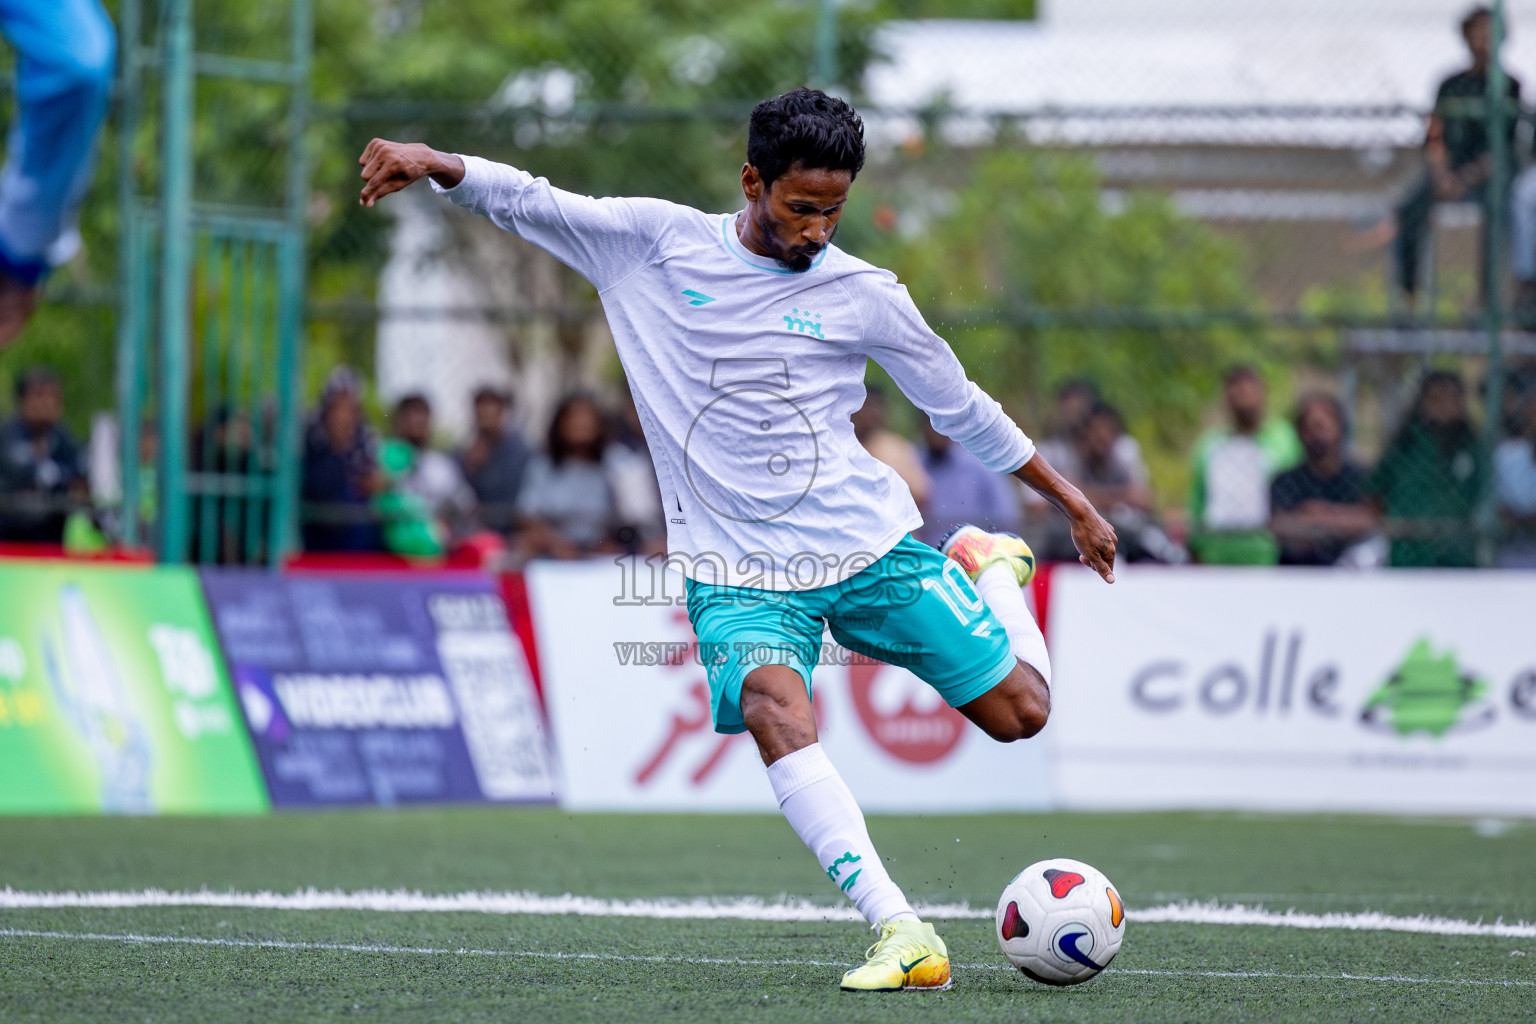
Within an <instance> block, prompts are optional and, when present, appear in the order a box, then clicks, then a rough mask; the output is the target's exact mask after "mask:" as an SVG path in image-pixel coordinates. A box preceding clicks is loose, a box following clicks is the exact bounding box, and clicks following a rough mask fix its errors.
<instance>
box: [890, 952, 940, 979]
mask: <svg viewBox="0 0 1536 1024" xmlns="http://www.w3.org/2000/svg"><path fill="white" fill-rule="evenodd" d="M930 956H933V954H932V953H928V954H926V955H924V956H920V957H918V958H917V959H916V960H913V961H912V962H911V963H909V964H901V958H900V957H898V958H897V960H896V962H897V963H899V964H901V973H902V974H906V973H907V972H908V971H910V970H912V968H914V967H916V966H917V965H918V964H920V963H922V962H923V961H924V960H927V959H928V957H930Z"/></svg>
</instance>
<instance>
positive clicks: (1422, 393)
mask: <svg viewBox="0 0 1536 1024" xmlns="http://www.w3.org/2000/svg"><path fill="white" fill-rule="evenodd" d="M1487 482H1488V461H1487V458H1486V457H1485V453H1484V452H1483V449H1482V445H1480V444H1479V443H1478V439H1477V432H1476V431H1475V430H1474V429H1473V428H1472V420H1471V417H1470V416H1469V414H1468V412H1467V388H1466V385H1465V384H1464V383H1462V380H1461V378H1460V377H1458V376H1456V375H1455V374H1453V373H1448V372H1446V371H1444V370H1435V371H1433V372H1431V373H1428V374H1425V376H1424V380H1423V381H1422V382H1421V383H1420V385H1419V396H1418V399H1417V400H1416V401H1415V402H1414V405H1413V410H1412V411H1411V412H1410V413H1409V414H1408V418H1407V420H1406V421H1404V423H1403V425H1402V427H1401V429H1399V430H1398V432H1397V435H1396V436H1395V437H1393V439H1392V441H1391V443H1390V444H1388V445H1387V450H1386V451H1385V452H1383V453H1382V456H1381V461H1380V462H1378V463H1377V464H1376V468H1375V469H1374V470H1372V471H1371V476H1370V484H1369V489H1370V492H1371V493H1372V494H1373V495H1374V496H1375V499H1376V502H1377V503H1378V505H1380V507H1381V509H1382V511H1383V513H1384V514H1385V515H1386V517H1387V533H1388V535H1389V536H1391V537H1392V538H1393V539H1392V557H1391V563H1392V564H1393V565H1394V566H1411V567H1457V566H1463V567H1465V566H1473V565H1476V564H1477V545H1476V538H1475V536H1474V534H1473V531H1472V514H1473V512H1474V511H1476V509H1477V503H1478V501H1479V499H1480V498H1481V497H1482V495H1483V491H1484V488H1485V487H1486V485H1487Z"/></svg>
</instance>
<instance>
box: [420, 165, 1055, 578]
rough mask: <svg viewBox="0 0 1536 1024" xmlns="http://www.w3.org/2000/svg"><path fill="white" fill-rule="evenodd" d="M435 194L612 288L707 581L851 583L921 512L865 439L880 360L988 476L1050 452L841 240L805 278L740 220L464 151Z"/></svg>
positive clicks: (688, 570)
mask: <svg viewBox="0 0 1536 1024" xmlns="http://www.w3.org/2000/svg"><path fill="white" fill-rule="evenodd" d="M462 159H463V161H464V180H463V181H462V182H460V183H459V184H458V185H456V186H455V187H453V188H451V189H444V188H442V187H440V186H438V185H437V184H436V183H435V182H434V183H433V188H434V189H436V190H437V191H439V192H441V193H442V194H444V195H446V196H448V197H449V198H450V199H451V200H452V201H453V202H455V203H457V204H458V205H460V206H463V207H465V208H467V209H470V210H474V211H475V212H477V213H481V214H484V215H485V216H486V217H489V218H490V219H491V220H492V221H493V222H494V223H495V224H497V225H498V226H500V227H502V228H504V229H506V230H508V231H512V232H515V233H516V234H518V235H519V236H521V237H522V238H525V239H527V240H528V241H530V242H532V243H534V244H535V245H537V246H539V247H540V248H542V249H544V250H545V251H547V252H548V253H550V254H551V255H552V256H554V257H555V258H556V259H558V260H560V261H561V262H562V263H565V264H567V265H568V266H570V267H571V268H572V269H574V270H575V271H576V272H577V273H579V274H581V275H582V276H583V277H585V278H586V279H587V280H588V281H590V282H592V284H593V285H594V286H595V287H596V288H597V291H598V294H599V295H600V296H601V298H602V303H603V309H604V311H605V312H606V314H607V316H608V325H609V327H610V329H611V330H612V331H613V337H614V342H615V344H616V345H617V347H618V353H619V359H620V361H621V362H622V363H623V365H624V372H625V374H626V375H627V376H628V377H629V383H630V388H631V390H632V392H633V393H634V397H635V406H636V408H637V409H638V411H639V414H640V423H641V426H642V427H643V428H644V431H645V439H646V442H647V443H648V444H649V445H650V450H651V456H652V458H653V459H654V461H655V464H656V477H657V481H658V483H659V484H660V486H661V494H662V501H663V503H664V505H665V506H666V512H667V524H668V525H667V541H668V547H669V549H670V551H671V552H672V554H673V556H674V557H673V564H674V565H676V566H677V567H678V568H680V569H681V570H682V571H683V573H684V575H686V576H688V577H690V578H692V579H696V580H700V581H702V582H707V583H722V584H727V585H731V586H749V587H755V588H759V589H766V590H802V589H809V588H812V587H819V586H826V585H829V584H831V583H836V582H840V581H842V580H844V579H846V578H848V577H849V576H851V575H853V574H854V573H856V572H858V571H859V570H861V569H863V568H865V567H867V566H868V565H869V564H870V563H871V562H872V561H874V560H875V559H876V558H878V557H879V556H881V555H883V554H885V553H886V552H888V551H889V550H890V549H891V548H892V547H893V546H894V545H895V544H896V542H897V541H899V540H900V539H901V538H902V537H903V536H904V535H905V534H906V533H907V532H908V531H910V530H912V529H915V528H916V527H917V526H919V525H920V524H921V522H922V518H921V516H920V515H919V514H918V510H917V506H916V505H915V504H914V503H913V501H912V495H911V493H910V492H909V491H908V490H907V487H906V485H905V484H903V483H902V481H901V478H900V477H898V476H897V475H896V473H895V472H894V471H893V470H891V469H890V468H889V467H887V466H886V465H884V464H883V463H881V462H878V461H876V460H875V459H874V458H873V457H871V456H870V455H869V454H868V453H867V452H866V451H865V450H864V448H863V446H862V445H860V444H859V442H858V440H857V439H856V438H855V437H854V433H853V424H852V423H851V422H850V421H849V415H850V414H851V413H853V412H854V411H855V410H857V409H858V408H859V406H860V405H862V404H863V402H864V370H865V366H866V360H868V359H873V360H875V361H876V362H877V363H879V364H880V365H881V366H883V367H884V368H885V369H886V371H887V372H889V373H890V375H891V378H892V379H893V380H894V381H895V382H896V384H897V386H898V387H900V388H901V390H902V392H903V393H904V394H906V396H907V397H908V398H910V399H911V400H912V402H913V403H914V404H915V405H917V406H918V407H919V408H921V409H923V410H924V411H926V412H927V413H928V414H929V416H930V417H932V419H933V424H934V426H935V428H937V429H938V430H940V431H941V432H943V433H945V434H947V435H949V436H950V437H951V438H953V439H954V440H955V441H957V442H959V443H960V444H962V445H964V446H965V447H966V448H967V449H968V450H969V451H971V452H972V453H973V454H975V455H976V457H977V458H979V459H980V460H981V461H982V462H983V463H985V464H986V466H987V467H988V468H989V469H992V470H994V471H997V472H1012V471H1013V470H1016V469H1018V468H1019V467H1020V466H1022V465H1023V464H1024V463H1025V462H1027V461H1028V460H1029V458H1030V457H1031V456H1032V455H1033V454H1034V451H1035V446H1034V444H1033V442H1031V441H1030V439H1029V438H1028V437H1026V436H1025V435H1024V432H1023V431H1022V430H1020V429H1019V428H1018V426H1017V425H1015V424H1014V423H1013V421H1012V420H1011V419H1009V418H1008V416H1007V415H1006V414H1005V413H1004V412H1003V410H1002V408H1001V407H1000V406H999V405H998V404H997V402H996V401H994V400H993V399H991V398H990V397H988V396H987V395H986V394H985V393H984V392H983V391H982V390H981V389H980V388H979V387H977V386H976V384H975V383H973V382H972V381H971V380H969V379H967V377H966V375H965V371H964V370H963V369H962V368H961V366H960V362H959V360H957V359H956V358H955V355H954V353H953V352H951V351H950V348H949V346H948V345H947V344H946V343H945V342H944V340H943V339H942V338H940V337H939V336H938V335H936V334H934V333H933V331H931V330H930V329H929V328H928V325H927V324H925V323H924V322H923V318H922V315H921V314H919V313H918V311H917V307H916V306H915V305H913V303H912V299H911V297H910V296H909V295H908V294H907V290H906V288H904V287H903V286H902V285H901V284H900V283H899V282H897V280H896V277H895V275H894V274H892V273H890V272H889V271H886V270H881V269H879V268H877V267H873V266H871V265H870V264H868V263H865V262H864V261H863V260H860V259H857V258H855V257H853V256H850V255H848V254H847V253H845V252H843V251H842V250H840V249H838V248H837V247H836V246H829V247H828V248H827V249H825V250H823V252H822V253H821V254H820V256H818V258H817V259H816V262H815V263H814V264H813V265H812V267H811V268H810V269H809V270H806V271H803V272H796V271H792V270H790V269H789V268H788V267H786V266H785V265H784V264H782V263H780V262H778V261H777V260H773V259H769V258H767V257H764V256H759V255H757V254H755V253H752V252H749V251H748V250H747V249H746V248H745V247H744V246H743V245H742V244H741V241H740V239H739V238H738V237H737V235H736V216H737V215H735V214H727V215H719V214H713V215H711V214H705V213H701V212H700V211H698V210H694V209H691V208H689V207H686V206H679V205H676V204H674V203H669V202H665V201H663V200H659V199H592V198H590V197H587V196H580V195H575V194H573V193H570V192H565V191H562V190H561V189H558V188H555V187H553V186H551V185H550V184H549V182H548V181H546V180H545V179H543V178H535V177H533V176H532V175H530V174H528V173H527V172H525V171H522V170H518V169H517V168H514V167H508V166H506V165H505V164H498V163H492V162H490V161H488V160H483V159H480V158H478V157H472V156H465V157H463V158H462Z"/></svg>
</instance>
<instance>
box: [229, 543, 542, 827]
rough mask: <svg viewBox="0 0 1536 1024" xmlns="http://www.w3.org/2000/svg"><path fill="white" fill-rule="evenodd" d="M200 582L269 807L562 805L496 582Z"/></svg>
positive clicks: (465, 576) (396, 578) (232, 575)
mask: <svg viewBox="0 0 1536 1024" xmlns="http://www.w3.org/2000/svg"><path fill="white" fill-rule="evenodd" d="M203 587H204V589H205V591H206V592H207V595H208V602H209V605H210V607H211V608H212V610H213V616H214V622H215V625H216V628H217V630H218V634H219V639H220V641H221V642H222V644H223V647H224V651H225V655H226V657H227V659H228V661H229V666H230V672H231V674H232V676H233V677H234V685H235V689H236V692H237V694H238V695H239V700H240V705H241V708H242V709H243V711H244V713H245V719H246V722H247V724H248V725H249V727H250V734H251V737H252V739H253V740H254V742H255V747H256V753H257V756H258V758H259V760H260V762H261V768H262V771H263V772H264V773H265V775H266V778H267V786H268V789H269V791H270V793H271V795H272V801H273V803H275V804H279V805H303V804H322V805H323V804H357V803H377V804H385V805H390V804H397V803H414V802H429V801H469V800H550V799H553V788H554V781H553V772H552V769H551V758H550V754H549V745H548V740H547V737H546V734H545V730H544V723H543V716H542V713H541V711H540V709H539V705H538V698H537V696H536V694H535V692H534V688H533V683H532V680H531V678H530V675H529V671H528V662H527V658H526V657H525V655H524V653H523V648H522V645H521V643H519V642H518V639H517V637H516V636H515V635H514V634H513V633H512V632H511V630H510V629H509V628H508V625H507V615H506V609H505V607H504V606H503V604H502V599H501V597H500V595H499V594H498V593H497V592H496V587H495V584H494V582H493V581H492V580H490V579H489V578H487V577H484V576H481V575H479V574H475V573H454V574H438V575H434V574H418V573H412V574H383V573H373V574H368V575H360V576H353V577H348V576H329V575H319V574H316V575H296V576H274V575H272V574H269V573H264V572H250V571H238V570H230V571H211V570H210V571H206V572H204V573H203Z"/></svg>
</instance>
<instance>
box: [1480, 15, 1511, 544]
mask: <svg viewBox="0 0 1536 1024" xmlns="http://www.w3.org/2000/svg"><path fill="white" fill-rule="evenodd" d="M1490 21H1491V25H1490V27H1491V29H1492V33H1493V60H1492V61H1491V63H1490V64H1489V67H1488V84H1487V89H1488V92H1487V101H1486V103H1485V105H1484V109H1486V110H1487V112H1488V158H1489V160H1490V161H1491V162H1492V168H1491V170H1490V174H1489V179H1488V204H1487V207H1488V217H1487V225H1486V230H1485V231H1484V232H1483V234H1484V244H1485V246H1486V250H1485V252H1484V253H1483V266H1484V267H1485V268H1486V269H1485V271H1484V275H1483V277H1484V288H1483V291H1484V297H1483V301H1484V307H1485V308H1484V321H1485V324H1486V326H1487V331H1488V388H1487V392H1486V395H1487V399H1486V402H1487V405H1486V409H1487V417H1488V422H1487V423H1486V424H1485V425H1484V433H1485V440H1484V442H1483V448H1484V451H1485V453H1486V456H1487V463H1486V465H1487V473H1486V479H1485V480H1484V484H1483V494H1482V498H1481V500H1480V502H1479V503H1478V511H1477V523H1476V525H1477V560H1478V563H1479V564H1481V565H1485V566H1488V565H1492V564H1493V562H1494V548H1495V541H1496V538H1497V535H1498V530H1499V510H1498V491H1497V485H1496V483H1495V481H1494V478H1493V452H1494V449H1495V448H1496V447H1497V446H1498V443H1499V437H1500V434H1501V433H1502V428H1503V418H1504V339H1503V333H1504V302H1503V291H1504V260H1503V256H1504V249H1505V246H1504V244H1503V242H1504V218H1505V213H1506V207H1507V203H1506V198H1507V196H1508V192H1509V186H1510V182H1509V159H1510V153H1509V138H1508V136H1507V135H1506V130H1507V127H1508V124H1509V120H1508V118H1507V116H1506V111H1505V102H1506V99H1505V90H1506V89H1507V88H1508V86H1507V84H1506V83H1507V79H1506V78H1505V75H1504V63H1503V49H1504V0H1494V3H1493V12H1492V17H1491V19H1490Z"/></svg>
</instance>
